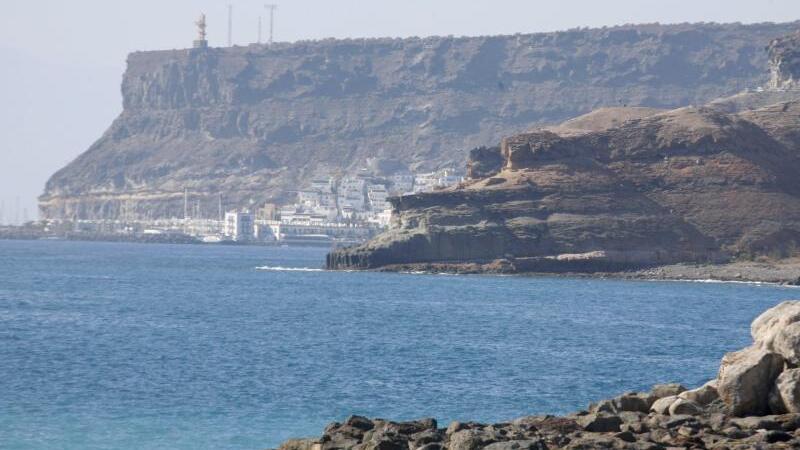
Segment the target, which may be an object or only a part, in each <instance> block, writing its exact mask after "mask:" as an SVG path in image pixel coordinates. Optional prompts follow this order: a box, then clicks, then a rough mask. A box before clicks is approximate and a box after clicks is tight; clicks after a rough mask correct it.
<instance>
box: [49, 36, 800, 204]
mask: <svg viewBox="0 0 800 450" xmlns="http://www.w3.org/2000/svg"><path fill="white" fill-rule="evenodd" d="M797 25H798V24H796V23H795V24H779V25H773V24H760V25H709V24H705V25H676V26H659V25H646V26H624V27H616V28H608V29H595V30H575V31H567V32H559V33H543V34H530V35H514V36H495V37H474V38H449V37H436V38H425V39H416V38H414V39H372V40H328V41H319V42H299V43H295V44H276V45H274V46H272V47H266V46H250V47H246V48H243V47H236V48H226V49H206V50H176V51H161V52H145V53H134V54H132V55H130V57H129V60H128V70H127V72H126V74H125V77H124V81H123V85H122V93H123V103H124V111H123V112H122V114H121V115H120V116H119V117H118V118H117V119H116V120H115V121H114V123H113V124H112V125H111V127H110V128H109V130H108V131H107V132H106V133H105V134H104V135H103V136H102V137H101V138H100V139H99V140H98V141H97V142H96V143H95V144H94V145H92V146H91V148H89V149H88V150H87V151H86V152H85V153H83V154H82V155H81V156H79V157H78V158H77V159H76V160H75V161H73V162H72V163H70V164H69V165H68V166H66V167H65V168H63V169H62V170H60V171H58V172H57V173H56V174H54V175H53V176H52V178H51V179H50V180H49V181H48V183H47V186H46V188H45V193H44V194H43V195H42V197H41V203H40V205H41V214H42V216H43V217H45V218H115V217H118V216H120V215H123V214H124V215H126V216H127V217H141V218H143V217H152V218H157V217H175V216H181V215H182V214H183V212H182V211H183V200H182V195H183V191H184V189H185V188H187V189H188V190H189V191H190V192H191V193H192V196H193V198H200V199H201V200H202V202H203V203H202V204H201V209H202V210H205V211H214V213H213V214H210V215H216V209H217V208H216V203H217V196H218V194H222V196H223V198H224V202H225V205H226V206H248V205H254V204H258V203H261V202H263V201H267V200H282V199H286V198H287V196H288V195H290V194H289V192H290V191H291V190H292V189H296V188H298V187H302V186H303V185H305V184H306V183H307V182H308V181H309V180H310V179H311V178H312V177H314V176H315V175H322V174H337V173H343V172H347V171H352V170H355V169H357V168H358V167H361V166H363V165H364V164H365V161H366V159H367V158H377V159H378V160H384V161H389V162H392V163H393V165H395V166H398V165H405V166H407V167H410V168H412V169H428V168H435V167H438V166H443V165H450V164H459V165H461V164H463V161H464V160H465V159H466V155H467V152H466V149H470V148H476V147H479V146H482V145H493V144H495V143H496V142H498V141H499V140H500V139H501V138H502V137H503V136H508V135H511V134H514V133H518V132H521V131H524V130H526V129H529V128H530V126H531V125H532V124H537V123H556V122H560V121H562V120H564V119H567V118H569V117H574V116H577V115H579V114H582V113H586V112H588V111H591V110H593V109H596V108H598V107H602V106H619V105H620V104H627V105H643V106H649V107H656V108H673V107H677V106H681V105H687V104H702V103H705V102H706V101H709V100H711V99H713V98H716V97H719V96H722V95H729V94H732V93H735V92H739V91H740V90H742V89H743V88H746V87H754V86H759V85H762V84H764V83H766V82H767V74H766V73H765V72H764V70H763V67H766V57H765V55H764V53H763V51H762V49H763V48H764V47H765V46H766V45H767V44H768V43H769V42H770V40H771V39H773V38H774V37H775V36H779V35H783V34H786V33H788V32H790V31H791V30H792V29H794V28H796V27H797Z"/></svg>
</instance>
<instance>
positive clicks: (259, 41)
mask: <svg viewBox="0 0 800 450" xmlns="http://www.w3.org/2000/svg"><path fill="white" fill-rule="evenodd" d="M258 43H259V44H260V43H261V16H258Z"/></svg>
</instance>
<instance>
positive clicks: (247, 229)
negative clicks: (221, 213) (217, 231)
mask: <svg viewBox="0 0 800 450" xmlns="http://www.w3.org/2000/svg"><path fill="white" fill-rule="evenodd" d="M254 225H255V217H254V216H253V213H251V212H249V211H241V212H240V211H231V212H228V213H225V236H227V237H229V238H231V239H233V240H234V241H249V240H252V239H253V237H254V236H255V227H254Z"/></svg>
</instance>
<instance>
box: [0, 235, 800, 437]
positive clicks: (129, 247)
mask: <svg viewBox="0 0 800 450" xmlns="http://www.w3.org/2000/svg"><path fill="white" fill-rule="evenodd" d="M324 256H325V250H324V249H318V248H278V247H239V246H200V245H147V244H129V243H96V242H67V241H0V448H3V449H42V448H59V449H106V448H114V449H142V448H161V449H173V448H174V449H223V448H224V449H263V448H270V447H277V445H278V444H279V443H280V442H282V441H283V440H285V439H287V438H290V437H304V436H319V435H320V434H321V433H322V430H323V428H324V426H325V425H326V424H327V423H329V422H331V421H336V420H339V421H341V420H343V419H344V418H345V417H346V416H348V415H350V414H361V415H366V416H370V417H383V418H391V419H414V418H419V417H435V418H436V419H438V420H439V423H440V426H446V425H447V423H448V422H449V421H452V420H477V421H487V422H489V421H501V420H508V419H513V418H515V417H519V416H523V415H529V414H541V413H567V412H570V411H575V410H578V409H581V408H585V407H586V406H587V404H588V403H589V402H590V401H593V400H598V399H602V398H607V397H610V396H613V395H616V394H619V393H622V392H624V391H631V390H645V389H647V388H649V386H651V385H652V384H654V383H659V382H673V381H675V382H681V383H684V384H685V385H687V386H697V385H700V384H702V383H703V382H705V381H707V380H709V379H711V378H713V377H714V376H715V372H716V368H717V367H718V364H719V360H720V358H721V357H722V355H723V354H724V353H725V352H726V351H731V350H736V349H739V348H741V347H743V346H745V345H747V344H748V343H749V342H750V336H749V324H750V322H751V321H752V320H753V318H754V317H756V316H757V315H758V314H759V313H760V312H761V311H763V310H765V309H767V308H769V307H771V306H773V305H775V304H776V303H778V302H780V301H781V300H785V299H791V298H797V297H800V292H798V291H797V290H795V289H794V288H787V287H778V286H770V285H748V284H731V283H697V282H665V281H620V280H600V279H574V278H547V277H508V276H506V277H501V276H454V275H431V274H396V273H362V272H327V271H323V270H321V267H322V265H323V261H324Z"/></svg>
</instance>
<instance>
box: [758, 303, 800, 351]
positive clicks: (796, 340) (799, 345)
mask: <svg viewBox="0 0 800 450" xmlns="http://www.w3.org/2000/svg"><path fill="white" fill-rule="evenodd" d="M750 334H752V336H753V341H754V342H755V343H756V345H758V346H760V347H762V348H764V349H765V350H767V351H770V352H774V353H777V354H779V355H781V356H783V358H784V359H785V360H786V361H787V362H788V363H789V364H792V365H794V366H797V365H798V364H800V302H797V301H787V302H783V303H781V304H779V305H778V306H776V307H774V308H771V309H769V310H767V311H766V312H764V313H763V314H761V315H760V316H758V318H756V320H755V321H753V324H752V325H751V327H750Z"/></svg>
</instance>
